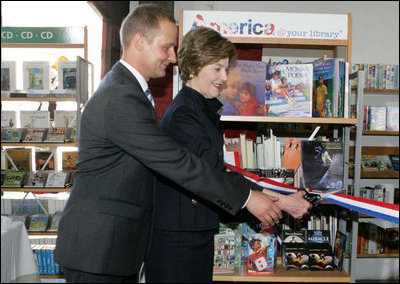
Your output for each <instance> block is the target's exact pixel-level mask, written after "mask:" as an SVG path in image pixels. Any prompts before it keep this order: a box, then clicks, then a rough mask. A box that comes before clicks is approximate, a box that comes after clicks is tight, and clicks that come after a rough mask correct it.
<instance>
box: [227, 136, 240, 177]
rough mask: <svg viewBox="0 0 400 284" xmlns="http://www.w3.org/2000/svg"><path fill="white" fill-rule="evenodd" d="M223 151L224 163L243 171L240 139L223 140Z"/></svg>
mask: <svg viewBox="0 0 400 284" xmlns="http://www.w3.org/2000/svg"><path fill="white" fill-rule="evenodd" d="M224 150H225V152H224V162H225V163H228V164H230V165H234V166H235V167H237V168H240V169H243V163H242V150H241V147H240V138H225V139H224Z"/></svg>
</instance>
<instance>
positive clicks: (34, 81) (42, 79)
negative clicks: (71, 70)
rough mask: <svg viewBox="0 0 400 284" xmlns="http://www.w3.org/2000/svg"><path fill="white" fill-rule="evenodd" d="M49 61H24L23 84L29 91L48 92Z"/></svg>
mask: <svg viewBox="0 0 400 284" xmlns="http://www.w3.org/2000/svg"><path fill="white" fill-rule="evenodd" d="M49 78H50V77H49V62H48V61H24V62H23V83H24V84H23V85H24V90H27V91H28V92H46V91H48V90H49Z"/></svg>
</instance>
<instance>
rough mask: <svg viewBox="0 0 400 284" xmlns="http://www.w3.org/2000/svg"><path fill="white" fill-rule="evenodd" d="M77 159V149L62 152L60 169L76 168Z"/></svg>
mask: <svg viewBox="0 0 400 284" xmlns="http://www.w3.org/2000/svg"><path fill="white" fill-rule="evenodd" d="M77 161H78V152H77V151H68V152H67V151H65V152H62V170H63V171H65V170H76V162H77Z"/></svg>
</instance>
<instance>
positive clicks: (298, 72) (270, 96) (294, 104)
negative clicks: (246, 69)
mask: <svg viewBox="0 0 400 284" xmlns="http://www.w3.org/2000/svg"><path fill="white" fill-rule="evenodd" d="M312 81H313V66H312V64H278V65H267V75H266V82H265V85H266V93H265V94H266V96H265V112H266V115H267V116H285V117H311V115H312V112H311V110H312V84H313V83H312Z"/></svg>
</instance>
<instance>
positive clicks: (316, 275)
mask: <svg viewBox="0 0 400 284" xmlns="http://www.w3.org/2000/svg"><path fill="white" fill-rule="evenodd" d="M213 281H224V282H291V283H293V282H311V283H312V282H314V283H349V282H350V276H349V275H348V274H347V273H346V272H345V271H337V270H336V271H305V270H299V271H287V270H285V269H284V268H283V267H282V265H281V264H279V260H278V265H277V267H276V269H275V272H274V274H269V275H247V274H246V265H242V266H241V267H240V269H239V270H237V271H235V272H234V273H223V274H222V273H221V274H214V275H213Z"/></svg>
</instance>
